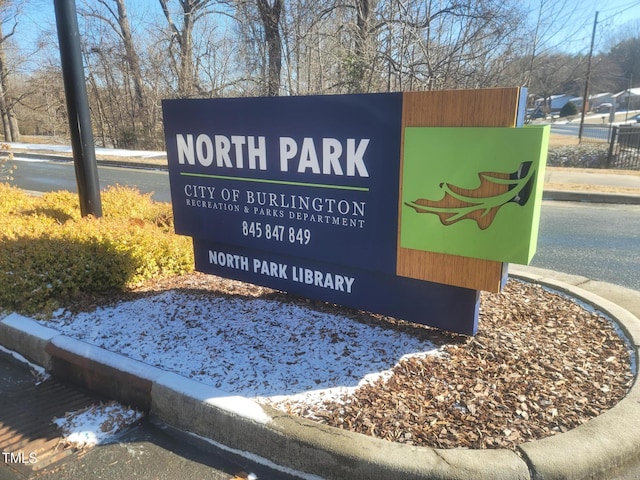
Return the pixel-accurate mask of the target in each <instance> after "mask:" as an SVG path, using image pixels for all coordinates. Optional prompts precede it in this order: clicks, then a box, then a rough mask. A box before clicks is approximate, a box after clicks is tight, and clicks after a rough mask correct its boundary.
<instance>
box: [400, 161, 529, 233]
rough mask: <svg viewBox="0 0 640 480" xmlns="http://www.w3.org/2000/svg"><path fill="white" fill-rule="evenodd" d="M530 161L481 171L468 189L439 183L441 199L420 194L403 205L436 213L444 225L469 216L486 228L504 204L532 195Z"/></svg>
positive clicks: (522, 200)
mask: <svg viewBox="0 0 640 480" xmlns="http://www.w3.org/2000/svg"><path fill="white" fill-rule="evenodd" d="M531 165H532V162H523V163H521V164H520V167H519V168H518V170H517V171H516V172H513V173H511V174H509V173H500V172H481V173H479V174H478V177H479V178H480V186H478V187H477V188H475V189H472V190H468V189H464V188H460V187H457V186H455V185H449V184H448V183H441V184H440V188H442V189H443V190H444V197H443V198H442V199H440V200H429V199H424V198H419V199H417V200H415V201H413V202H405V205H407V206H409V207H411V208H413V209H414V210H415V211H416V212H417V213H432V214H435V215H438V217H439V218H440V221H441V222H442V223H443V225H452V224H454V223H456V222H459V221H460V220H464V219H466V218H470V219H473V220H475V221H476V223H477V224H478V227H480V229H482V230H484V229H486V228H488V227H489V226H490V225H491V223H492V222H493V219H494V218H495V215H496V213H497V212H498V210H499V209H500V207H502V206H503V205H505V204H507V203H509V202H516V203H518V204H519V205H525V204H526V203H527V201H528V199H529V196H530V195H531V190H532V186H533V179H534V173H535V170H534V169H532V168H531Z"/></svg>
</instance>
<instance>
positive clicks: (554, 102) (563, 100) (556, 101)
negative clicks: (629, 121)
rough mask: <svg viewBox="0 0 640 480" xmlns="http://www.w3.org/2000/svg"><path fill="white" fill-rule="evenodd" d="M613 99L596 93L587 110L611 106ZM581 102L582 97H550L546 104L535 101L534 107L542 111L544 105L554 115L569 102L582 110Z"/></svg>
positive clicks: (591, 98) (539, 99) (543, 100)
mask: <svg viewBox="0 0 640 480" xmlns="http://www.w3.org/2000/svg"><path fill="white" fill-rule="evenodd" d="M635 90H640V89H635ZM622 93H624V92H621V93H619V94H617V95H621V94H622ZM614 97H615V95H612V94H611V93H598V94H596V95H590V96H589V105H588V106H589V109H590V110H596V109H597V108H598V107H600V106H601V105H602V104H613V103H614ZM582 100H583V98H582V97H575V96H573V95H551V96H550V97H548V98H547V101H546V102H545V99H544V98H537V99H536V100H535V106H536V108H540V109H543V108H545V107H544V106H545V104H546V105H548V107H547V108H548V111H549V112H551V113H554V112H559V111H560V110H562V107H564V106H565V105H566V104H567V103H569V102H571V103H573V104H574V105H575V106H576V107H578V109H582ZM625 105H626V104H625Z"/></svg>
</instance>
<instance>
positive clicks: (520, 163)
mask: <svg viewBox="0 0 640 480" xmlns="http://www.w3.org/2000/svg"><path fill="white" fill-rule="evenodd" d="M548 140H549V127H548V126H547V127H525V128H494V127H475V128H464V127H462V128H461V127H456V128H448V127H447V128H445V127H433V128H432V127H407V128H405V134H404V164H403V169H402V215H401V222H400V244H401V246H402V247H404V248H409V249H413V250H422V251H427V252H436V253H446V254H451V255H459V256H463V257H472V258H481V259H486V260H496V261H500V262H512V263H520V264H528V263H529V262H530V261H531V259H532V257H533V254H534V253H535V250H536V243H537V236H538V223H539V218H540V205H541V199H542V186H543V181H544V165H545V162H546V154H547V146H548Z"/></svg>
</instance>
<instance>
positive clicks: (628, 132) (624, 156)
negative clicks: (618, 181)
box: [607, 125, 640, 170]
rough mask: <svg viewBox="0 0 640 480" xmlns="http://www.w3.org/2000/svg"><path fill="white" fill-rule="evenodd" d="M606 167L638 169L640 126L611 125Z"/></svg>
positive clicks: (639, 167) (639, 165)
mask: <svg viewBox="0 0 640 480" xmlns="http://www.w3.org/2000/svg"><path fill="white" fill-rule="evenodd" d="M607 167H608V168H624V169H628V170H640V126H636V125H620V126H619V127H613V129H612V132H611V141H610V143H609V155H608V156H607Z"/></svg>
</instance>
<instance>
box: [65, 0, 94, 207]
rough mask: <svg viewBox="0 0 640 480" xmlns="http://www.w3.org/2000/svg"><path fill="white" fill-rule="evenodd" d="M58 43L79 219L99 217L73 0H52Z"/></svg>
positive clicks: (78, 36)
mask: <svg viewBox="0 0 640 480" xmlns="http://www.w3.org/2000/svg"><path fill="white" fill-rule="evenodd" d="M54 6H55V11H56V26H57V29H58V41H59V42H60V60H61V64H62V77H63V80H64V91H65V97H66V99H67V112H68V115H69V131H70V134H71V147H72V149H73V164H74V166H75V171H76V182H77V184H78V195H79V196H80V212H81V214H82V216H83V217H84V216H87V215H93V216H95V217H101V216H102V203H101V201H100V183H99V182H98V165H97V163H96V150H95V144H94V142H93V132H92V130H91V115H90V112H89V100H88V98H87V86H86V84H85V80H84V66H83V63H82V53H81V51H80V32H79V29H78V16H77V13H76V4H75V0H54Z"/></svg>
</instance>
